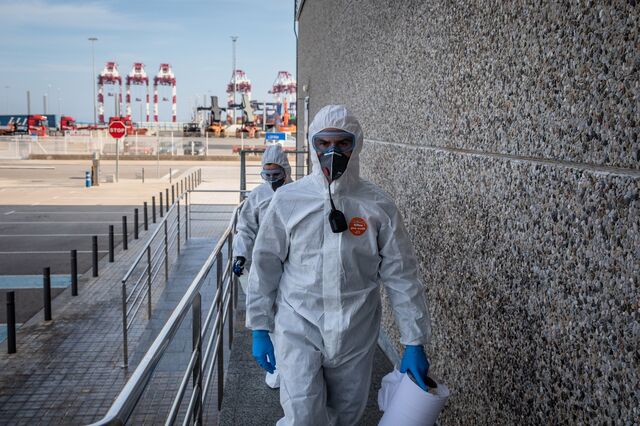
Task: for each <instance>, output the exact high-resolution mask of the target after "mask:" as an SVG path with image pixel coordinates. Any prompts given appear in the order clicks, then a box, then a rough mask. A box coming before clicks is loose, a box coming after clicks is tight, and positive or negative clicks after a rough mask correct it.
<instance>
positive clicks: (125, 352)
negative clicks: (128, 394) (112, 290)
mask: <svg viewBox="0 0 640 426" xmlns="http://www.w3.org/2000/svg"><path fill="white" fill-rule="evenodd" d="M127 340H128V336H127V284H126V282H125V281H122V352H123V354H122V355H123V359H124V361H123V363H124V365H123V367H124V368H127V367H129V348H128V341H127Z"/></svg>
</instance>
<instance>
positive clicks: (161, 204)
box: [160, 191, 164, 217]
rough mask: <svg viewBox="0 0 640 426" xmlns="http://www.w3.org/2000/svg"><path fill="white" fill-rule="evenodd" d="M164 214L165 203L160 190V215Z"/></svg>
mask: <svg viewBox="0 0 640 426" xmlns="http://www.w3.org/2000/svg"><path fill="white" fill-rule="evenodd" d="M163 216H164V203H163V202H162V191H160V217H163Z"/></svg>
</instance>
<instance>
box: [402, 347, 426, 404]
mask: <svg viewBox="0 0 640 426" xmlns="http://www.w3.org/2000/svg"><path fill="white" fill-rule="evenodd" d="M407 371H409V372H410V373H411V375H412V376H413V378H414V379H415V381H416V383H417V384H418V386H420V387H421V388H422V389H424V390H425V391H427V392H428V391H429V388H428V387H427V385H426V383H425V377H427V374H428V373H429V360H427V356H426V355H425V353H424V348H423V347H422V345H407V346H406V347H405V348H404V355H402V362H401V363H400V372H401V373H406V372H407Z"/></svg>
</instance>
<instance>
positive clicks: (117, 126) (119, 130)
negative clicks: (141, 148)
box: [109, 121, 127, 139]
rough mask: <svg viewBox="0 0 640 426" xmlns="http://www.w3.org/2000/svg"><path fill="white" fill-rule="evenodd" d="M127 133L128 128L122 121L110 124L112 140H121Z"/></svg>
mask: <svg viewBox="0 0 640 426" xmlns="http://www.w3.org/2000/svg"><path fill="white" fill-rule="evenodd" d="M126 133H127V128H126V127H125V125H124V123H123V122H122V121H114V122H112V123H111V124H109V134H110V135H111V137H112V138H116V139H119V138H121V137H123V136H124V135H125V134H126Z"/></svg>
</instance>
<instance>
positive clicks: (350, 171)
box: [309, 105, 364, 189]
mask: <svg viewBox="0 0 640 426" xmlns="http://www.w3.org/2000/svg"><path fill="white" fill-rule="evenodd" d="M324 129H340V130H344V131H345V132H349V133H351V134H353V135H354V136H355V146H354V147H353V151H351V157H350V158H349V164H348V165H347V169H346V170H345V172H344V174H343V175H342V176H340V178H338V179H336V180H335V181H334V182H333V185H331V186H332V187H334V188H336V189H337V188H340V187H345V186H348V182H349V181H353V180H358V179H359V177H360V164H359V157H360V151H361V150H362V144H363V140H364V137H363V135H362V127H360V123H359V122H358V119H357V118H356V117H355V116H354V115H353V114H352V113H351V112H349V110H348V109H347V107H345V106H344V105H327V106H325V107H324V108H322V109H321V110H320V111H318V113H317V114H316V116H315V117H314V119H313V121H312V122H311V125H310V126H309V150H310V152H311V161H312V162H313V174H314V175H317V176H320V177H322V180H323V181H324V183H325V185H328V184H329V182H327V179H326V178H325V176H324V174H323V173H322V168H321V167H320V160H319V159H318V154H317V153H316V150H315V148H314V146H313V143H312V141H313V137H314V136H315V135H316V133H318V132H320V131H322V130H324Z"/></svg>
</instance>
